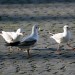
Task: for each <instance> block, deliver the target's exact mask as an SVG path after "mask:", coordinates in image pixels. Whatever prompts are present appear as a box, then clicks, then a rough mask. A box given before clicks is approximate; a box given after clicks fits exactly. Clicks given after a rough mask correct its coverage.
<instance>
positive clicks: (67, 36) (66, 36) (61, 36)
mask: <svg viewBox="0 0 75 75" xmlns="http://www.w3.org/2000/svg"><path fill="white" fill-rule="evenodd" d="M50 34H52V33H50ZM50 38H52V39H54V40H55V41H56V42H57V43H58V49H57V52H60V50H59V49H60V44H61V43H66V44H67V45H68V46H69V47H71V48H72V49H73V47H72V46H71V45H70V44H69V42H70V40H72V35H71V32H70V27H69V26H68V25H65V26H64V27H63V32H62V33H57V34H52V36H50Z"/></svg>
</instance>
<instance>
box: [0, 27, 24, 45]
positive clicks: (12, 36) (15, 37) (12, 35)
mask: <svg viewBox="0 0 75 75" xmlns="http://www.w3.org/2000/svg"><path fill="white" fill-rule="evenodd" d="M0 35H1V36H2V37H3V38H4V40H5V41H6V42H7V43H9V44H11V43H14V42H17V41H19V40H20V37H21V36H23V33H21V28H19V29H17V31H16V32H6V31H2V32H1V33H0Z"/></svg>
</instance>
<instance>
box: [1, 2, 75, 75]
mask: <svg viewBox="0 0 75 75" xmlns="http://www.w3.org/2000/svg"><path fill="white" fill-rule="evenodd" d="M0 20H1V21H0V28H1V29H3V30H5V31H13V30H14V31H15V30H16V29H17V28H19V27H21V28H23V31H25V36H27V35H29V34H30V33H31V28H32V26H33V25H34V24H36V23H37V24H39V27H40V28H41V30H40V32H39V41H38V43H37V45H36V46H35V47H33V48H32V50H30V54H31V58H27V52H23V51H18V50H17V48H16V47H13V51H12V52H9V48H8V47H6V46H4V44H5V41H4V40H3V38H2V37H1V36H0V75H75V52H74V51H72V50H71V48H69V47H68V46H67V45H65V46H64V47H63V48H62V49H61V52H62V54H61V55H57V54H56V53H55V52H56V49H57V44H56V43H55V42H54V41H52V40H51V39H49V33H48V32H49V31H50V32H52V33H58V32H62V31H63V29H62V27H63V26H64V25H65V24H67V25H69V26H70V27H71V31H72V34H73V39H74V40H73V41H72V42H71V45H72V46H73V47H74V46H75V4H74V3H67V4H65V3H53V4H39V5H0Z"/></svg>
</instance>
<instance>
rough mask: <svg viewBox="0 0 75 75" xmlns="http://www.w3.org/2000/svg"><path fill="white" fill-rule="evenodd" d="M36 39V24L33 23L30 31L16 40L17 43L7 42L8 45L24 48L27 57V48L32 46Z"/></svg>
mask: <svg viewBox="0 0 75 75" xmlns="http://www.w3.org/2000/svg"><path fill="white" fill-rule="evenodd" d="M37 41H38V25H34V26H33V27H32V33H31V34H30V35H29V36H27V37H24V38H23V39H21V40H20V41H18V42H17V43H13V44H9V43H7V45H8V46H17V47H19V48H26V49H27V53H28V57H30V53H29V50H30V48H31V47H32V46H35V43H36V42H37Z"/></svg>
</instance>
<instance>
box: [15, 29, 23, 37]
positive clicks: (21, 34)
mask: <svg viewBox="0 0 75 75" xmlns="http://www.w3.org/2000/svg"><path fill="white" fill-rule="evenodd" d="M16 33H17V34H18V35H20V36H23V33H22V32H21V28H19V29H17V31H16Z"/></svg>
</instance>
